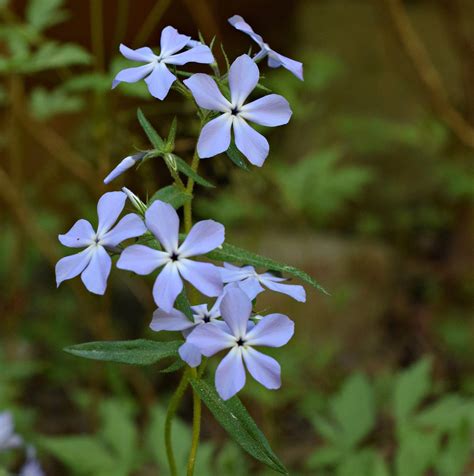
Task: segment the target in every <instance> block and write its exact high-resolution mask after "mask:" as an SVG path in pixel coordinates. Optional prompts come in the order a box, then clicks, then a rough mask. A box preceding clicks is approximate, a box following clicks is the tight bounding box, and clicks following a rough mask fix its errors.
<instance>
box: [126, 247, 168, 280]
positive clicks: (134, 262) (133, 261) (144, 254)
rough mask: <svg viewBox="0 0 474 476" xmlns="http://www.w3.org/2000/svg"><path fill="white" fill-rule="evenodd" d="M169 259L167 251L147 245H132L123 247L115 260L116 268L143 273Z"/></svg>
mask: <svg viewBox="0 0 474 476" xmlns="http://www.w3.org/2000/svg"><path fill="white" fill-rule="evenodd" d="M168 260H169V255H168V253H164V252H163V251H158V250H153V249H151V248H149V247H148V246H143V245H132V246H127V248H125V249H124V250H123V251H122V253H121V255H120V258H119V259H118V261H117V268H119V269H125V270H127V271H133V272H134V273H137V274H141V275H145V274H150V273H151V272H153V271H155V269H156V268H159V267H160V266H163V265H164V264H165V263H166V262H168Z"/></svg>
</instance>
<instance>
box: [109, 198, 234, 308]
mask: <svg viewBox="0 0 474 476" xmlns="http://www.w3.org/2000/svg"><path fill="white" fill-rule="evenodd" d="M145 223H146V226H147V228H148V229H149V230H150V231H151V233H153V235H154V236H155V237H156V239H157V240H158V241H159V243H160V244H161V246H162V248H163V251H159V250H155V249H152V248H150V247H148V246H144V245H131V246H129V247H127V248H125V250H124V251H122V253H121V255H120V258H119V260H118V262H117V267H118V268H120V269H125V270H129V271H133V272H135V273H137V274H141V275H146V274H150V273H152V272H153V271H155V270H156V269H158V268H162V269H161V271H160V274H159V275H158V277H157V278H156V281H155V284H154V286H153V297H154V299H155V302H156V304H157V306H158V307H159V308H161V309H163V310H164V311H167V312H169V311H171V310H172V309H173V304H174V302H175V301H176V298H177V296H178V294H179V293H180V292H181V291H182V289H183V279H184V280H185V281H188V282H189V283H191V284H192V285H193V286H194V287H195V288H196V289H198V290H199V291H200V292H201V293H202V294H204V295H205V296H211V297H214V296H219V294H221V292H222V289H223V285H222V279H221V277H220V272H219V268H218V267H217V266H215V265H213V264H211V263H203V262H198V261H193V260H191V259H189V258H191V257H194V256H198V255H203V254H206V253H209V252H210V251H212V250H214V249H215V248H217V247H219V246H220V245H221V244H222V243H223V242H224V239H225V229H224V226H223V225H221V224H220V223H217V222H215V221H214V220H203V221H200V222H198V223H196V224H195V225H194V226H193V227H192V228H191V230H190V232H189V234H188V235H187V237H186V238H185V240H184V241H183V243H182V244H181V245H180V244H179V217H178V214H177V213H176V210H175V209H174V208H173V207H172V206H171V205H169V204H168V203H164V202H162V201H160V200H156V201H155V202H153V203H152V205H151V206H150V207H149V208H148V210H147V211H146V213H145Z"/></svg>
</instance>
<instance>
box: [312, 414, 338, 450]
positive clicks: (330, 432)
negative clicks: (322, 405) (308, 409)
mask: <svg viewBox="0 0 474 476" xmlns="http://www.w3.org/2000/svg"><path fill="white" fill-rule="evenodd" d="M311 422H312V423H313V426H314V428H315V429H316V431H317V432H318V433H319V434H320V435H321V436H323V437H324V438H325V439H326V440H328V441H330V442H331V443H334V444H337V443H338V441H339V438H340V434H339V431H338V430H337V429H336V428H335V427H334V425H333V424H332V423H330V422H329V421H328V420H326V418H324V417H321V416H319V415H314V416H313V417H312V418H311Z"/></svg>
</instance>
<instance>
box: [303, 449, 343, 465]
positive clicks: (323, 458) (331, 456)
mask: <svg viewBox="0 0 474 476" xmlns="http://www.w3.org/2000/svg"><path fill="white" fill-rule="evenodd" d="M342 457H343V453H342V452H341V449H340V448H336V447H335V446H323V447H322V448H317V449H316V450H315V451H314V453H313V454H312V455H311V456H310V457H309V458H308V461H307V466H308V468H310V469H315V468H324V467H325V466H332V465H334V464H335V463H337V462H339V461H340V460H341V458H342Z"/></svg>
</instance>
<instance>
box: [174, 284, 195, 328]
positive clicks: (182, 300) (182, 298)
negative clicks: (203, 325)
mask: <svg viewBox="0 0 474 476" xmlns="http://www.w3.org/2000/svg"><path fill="white" fill-rule="evenodd" d="M174 305H175V307H176V309H177V310H178V311H181V312H182V313H183V314H184V315H185V316H186V317H187V318H188V319H189V320H190V321H192V322H194V319H193V311H192V309H191V304H189V300H188V295H187V294H186V290H185V289H183V290H182V291H181V292H180V293H179V294H178V297H177V298H176V302H175V303H174Z"/></svg>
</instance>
